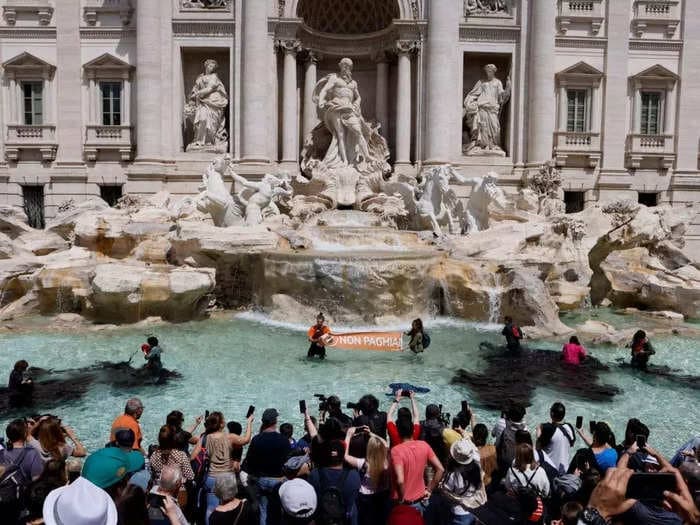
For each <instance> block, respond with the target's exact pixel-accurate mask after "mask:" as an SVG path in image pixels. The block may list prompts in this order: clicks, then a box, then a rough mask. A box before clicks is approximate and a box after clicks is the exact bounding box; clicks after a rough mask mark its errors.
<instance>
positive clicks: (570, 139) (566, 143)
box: [554, 131, 600, 167]
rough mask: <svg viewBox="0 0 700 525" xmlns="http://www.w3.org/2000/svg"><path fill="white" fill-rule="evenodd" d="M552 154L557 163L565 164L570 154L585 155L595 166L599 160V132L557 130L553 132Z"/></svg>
mask: <svg viewBox="0 0 700 525" xmlns="http://www.w3.org/2000/svg"><path fill="white" fill-rule="evenodd" d="M554 155H555V157H556V161H557V164H558V165H560V166H564V165H566V160H567V158H568V157H570V156H572V157H573V156H575V157H587V158H588V161H589V164H590V165H591V166H592V167H595V166H596V165H597V164H598V161H599V160H600V133H594V132H592V131H557V132H556V133H555V134H554Z"/></svg>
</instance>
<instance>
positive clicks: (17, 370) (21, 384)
mask: <svg viewBox="0 0 700 525" xmlns="http://www.w3.org/2000/svg"><path fill="white" fill-rule="evenodd" d="M28 368H29V363H28V362H27V361H25V360H24V359H20V360H19V361H17V362H16V363H15V366H14V368H13V369H12V372H10V380H9V381H8V382H7V388H9V389H10V390H11V391H12V392H21V391H22V390H25V389H26V388H27V386H29V385H31V384H32V380H31V379H30V378H28V377H27V369H28Z"/></svg>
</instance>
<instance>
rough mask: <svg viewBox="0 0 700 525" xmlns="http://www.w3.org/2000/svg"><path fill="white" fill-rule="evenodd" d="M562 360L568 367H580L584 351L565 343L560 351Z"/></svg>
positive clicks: (578, 346)
mask: <svg viewBox="0 0 700 525" xmlns="http://www.w3.org/2000/svg"><path fill="white" fill-rule="evenodd" d="M561 354H562V360H563V361H564V362H565V363H567V364H569V365H580V364H581V361H583V359H584V358H585V357H586V349H585V348H584V347H582V346H581V345H577V344H575V343H566V344H565V345H564V348H562V350H561Z"/></svg>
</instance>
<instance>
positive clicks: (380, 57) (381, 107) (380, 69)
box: [374, 51, 389, 140]
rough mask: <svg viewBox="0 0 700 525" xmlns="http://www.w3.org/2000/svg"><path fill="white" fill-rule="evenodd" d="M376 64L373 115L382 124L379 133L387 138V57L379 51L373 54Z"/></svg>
mask: <svg viewBox="0 0 700 525" xmlns="http://www.w3.org/2000/svg"><path fill="white" fill-rule="evenodd" d="M374 62H375V63H376V64H377V80H376V84H375V108H376V109H375V116H376V118H377V121H378V122H379V123H380V124H381V125H382V127H381V134H382V136H383V137H384V138H386V139H387V140H389V138H388V135H389V58H388V57H387V54H386V52H384V51H381V52H379V53H377V54H376V55H375V56H374Z"/></svg>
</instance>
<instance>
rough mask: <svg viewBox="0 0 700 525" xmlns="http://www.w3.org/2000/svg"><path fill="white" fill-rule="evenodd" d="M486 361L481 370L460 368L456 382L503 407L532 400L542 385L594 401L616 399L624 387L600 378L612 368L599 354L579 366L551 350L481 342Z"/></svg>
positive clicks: (480, 400) (485, 403)
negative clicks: (511, 348) (511, 349)
mask: <svg viewBox="0 0 700 525" xmlns="http://www.w3.org/2000/svg"><path fill="white" fill-rule="evenodd" d="M479 348H480V349H481V350H482V353H483V356H482V357H483V360H484V361H485V363H486V366H485V368H484V370H483V371H482V372H480V373H475V372H469V371H467V370H464V369H460V370H459V371H458V372H457V374H456V375H455V377H454V378H453V380H452V382H453V383H463V384H466V385H469V387H470V388H471V389H472V391H473V392H474V393H475V394H476V397H477V399H476V400H477V401H478V403H479V404H481V405H482V406H484V407H486V408H490V409H494V410H501V409H502V408H504V407H505V406H507V405H508V404H509V403H510V402H518V403H521V404H523V405H525V406H530V405H531V404H532V397H533V395H534V392H535V390H536V389H537V387H538V386H546V387H548V388H550V389H552V390H556V391H559V392H561V393H564V394H568V395H571V396H575V397H578V398H581V399H586V400H590V401H612V399H613V397H614V396H615V395H616V394H619V393H621V390H620V389H619V388H618V387H617V386H615V385H609V384H603V383H600V382H599V373H600V372H604V371H607V370H609V368H608V367H607V366H606V365H604V364H603V363H601V362H600V361H599V360H597V359H595V358H588V359H586V361H585V362H584V363H583V364H582V365H579V366H572V365H567V364H564V363H562V362H561V354H560V353H559V352H553V351H551V350H541V349H532V348H523V350H522V351H521V352H520V353H519V354H511V353H509V352H507V351H506V350H505V349H504V348H502V347H496V346H495V345H493V344H491V343H487V342H483V343H481V344H480V345H479Z"/></svg>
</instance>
